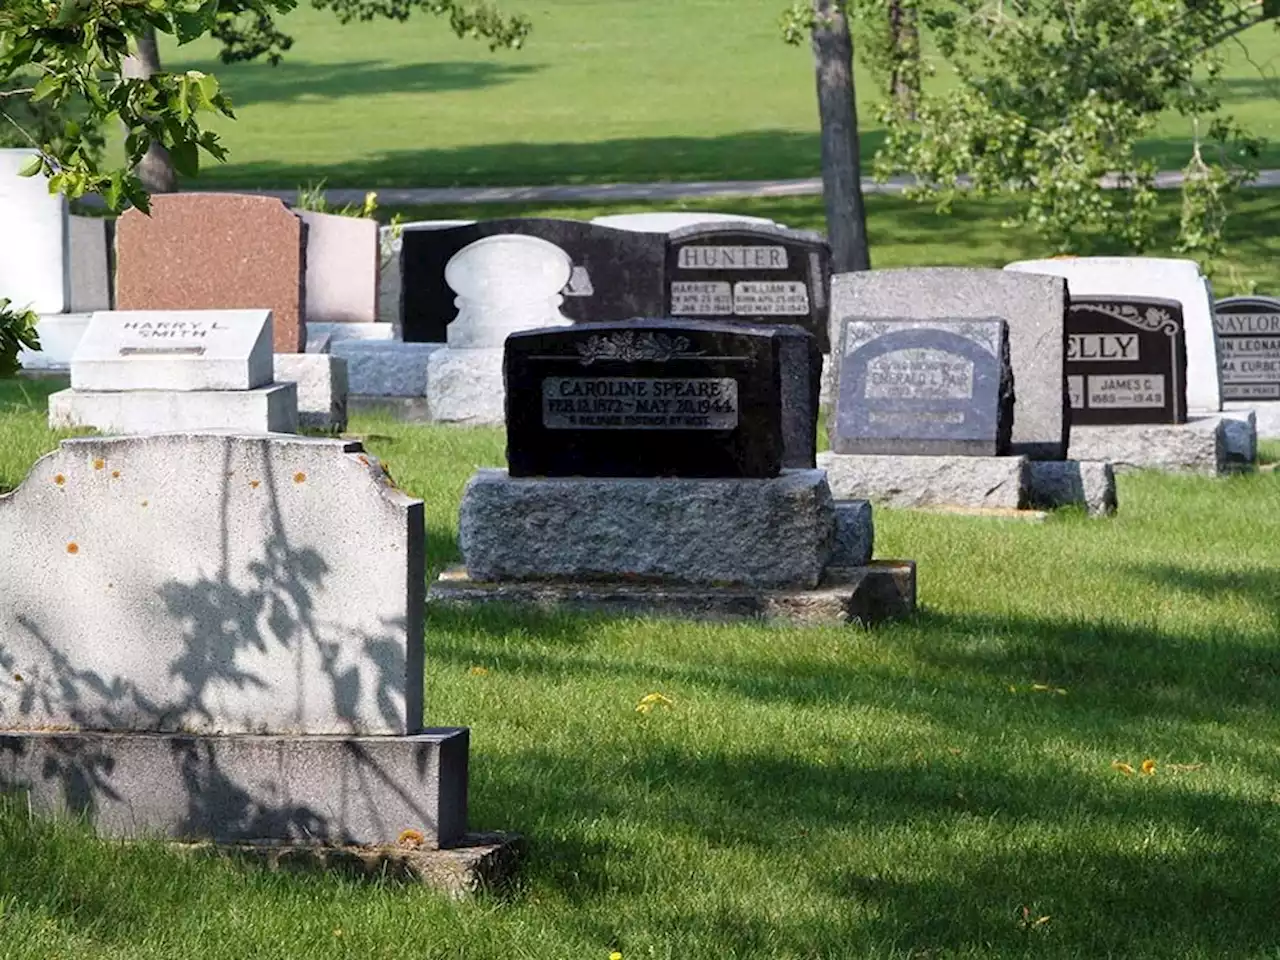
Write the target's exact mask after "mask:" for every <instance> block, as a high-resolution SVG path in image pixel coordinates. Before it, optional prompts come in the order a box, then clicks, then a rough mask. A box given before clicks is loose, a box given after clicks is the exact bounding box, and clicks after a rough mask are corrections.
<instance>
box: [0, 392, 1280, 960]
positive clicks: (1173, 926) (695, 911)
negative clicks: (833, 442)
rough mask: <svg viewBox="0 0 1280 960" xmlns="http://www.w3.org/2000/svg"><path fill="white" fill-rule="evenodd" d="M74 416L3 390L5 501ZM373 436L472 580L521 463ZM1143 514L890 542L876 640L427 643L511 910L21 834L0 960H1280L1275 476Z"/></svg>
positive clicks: (1226, 483)
mask: <svg viewBox="0 0 1280 960" xmlns="http://www.w3.org/2000/svg"><path fill="white" fill-rule="evenodd" d="M59 386H61V383H59V382H49V381H40V382H18V381H0V489H7V488H10V487H12V486H14V485H15V484H17V483H18V482H20V480H21V478H22V477H23V476H24V475H25V473H26V471H27V470H28V468H29V467H30V465H31V462H32V461H33V460H34V458H35V457H36V456H37V454H39V453H40V452H41V451H43V450H48V449H51V448H52V447H53V446H54V445H55V443H56V440H57V437H56V436H55V435H54V434H51V433H49V432H48V431H46V430H45V429H44V427H43V420H44V401H43V398H44V396H46V395H47V394H48V393H49V392H51V391H52V390H53V389H57V388H58V387H59ZM351 433H353V434H357V435H363V436H364V437H365V438H366V442H367V445H368V447H369V449H371V450H372V451H373V452H375V453H377V454H378V455H379V456H380V457H382V458H384V460H385V462H387V463H388V464H389V466H390V470H391V473H392V474H393V476H394V477H395V479H396V480H397V481H398V483H399V484H400V486H402V487H403V488H404V489H406V490H408V491H409V492H411V493H413V494H415V495H418V496H421V497H423V498H424V499H425V500H426V516H427V522H428V526H429V530H430V541H429V551H430V565H431V568H432V570H433V571H435V570H438V569H439V568H440V567H441V566H442V565H444V564H445V563H448V562H452V561H453V560H454V559H455V552H454V548H453V538H454V535H455V532H456V531H455V525H456V517H457V512H456V511H457V505H458V499H459V496H460V493H461V490H462V487H463V484H464V483H465V482H466V479H467V477H468V476H469V475H470V474H471V472H472V470H473V469H474V468H475V467H476V466H481V465H496V464H500V463H501V462H502V450H503V442H502V436H501V433H500V431H498V430H493V429H483V430H462V429H450V428H443V427H424V426H406V425H401V424H397V423H394V422H392V421H390V420H387V419H383V418H380V417H378V416H362V417H358V418H356V419H355V420H354V421H353V423H352V428H351ZM1266 453H1267V456H1268V458H1269V459H1272V460H1274V459H1276V458H1277V457H1280V445H1275V444H1272V445H1269V446H1268V447H1267V450H1266ZM1120 498H1121V513H1120V515H1119V516H1117V517H1116V518H1115V519H1113V520H1090V519H1088V518H1086V517H1084V516H1082V515H1079V514H1077V513H1071V512H1064V513H1060V514H1057V515H1054V516H1052V517H1051V518H1050V519H1049V520H1048V521H1047V522H1045V523H1043V524H1030V523H1023V522H1018V521H994V520H980V519H970V518H956V517H944V516H937V515H931V514H921V513H910V512H902V511H889V510H881V511H878V512H877V514H876V527H877V554H878V555H879V556H881V557H910V558H914V559H915V560H917V561H918V562H919V565H920V599H921V602H922V604H923V610H922V612H921V613H920V614H919V616H918V617H917V618H916V619H915V620H913V621H911V622H904V623H899V624H895V625H890V626H885V627H881V628H877V629H875V630H870V631H868V630H863V629H858V628H852V627H850V628H843V629H838V628H822V629H808V630H795V629H783V628H777V627H768V626H762V625H749V624H747V625H743V624H739V625H696V624H682V623H673V622H646V621H643V620H634V619H611V618H603V617H579V616H567V615H564V616H552V615H531V614H528V615H520V614H516V613H511V612H501V611H489V612H487V613H484V614H474V613H472V614H463V613H457V612H453V613H446V612H440V611H432V612H430V613H429V616H428V621H427V634H426V648H427V664H428V666H427V676H426V682H427V711H428V719H429V720H430V721H431V722H433V723H438V724H466V725H469V726H470V727H471V728H472V756H471V777H472V779H471V798H472V815H471V819H472V826H473V828H476V829H507V830H516V831H519V832H521V833H523V834H525V835H526V836H527V837H528V839H529V852H528V856H527V859H526V861H525V864H524V869H523V873H522V876H521V880H520V882H519V884H518V885H517V886H516V887H515V888H514V889H513V890H510V891H507V892H504V893H498V894H493V895H490V896H485V897H482V898H480V899H479V900H477V901H475V902H471V903H463V904H455V903H450V902H447V901H445V900H444V899H442V898H440V897H438V896H436V895H434V894H431V893H429V892H426V891H424V890H421V889H419V888H415V887H403V886H397V885H395V884H393V883H390V882H387V883H383V884H371V883H359V882H354V881H347V880H342V879H339V878H335V877H328V876H315V875H272V874H268V873H266V872H263V871H260V870H258V869H256V868H253V867H249V866H240V865H235V864H232V863H228V862H216V861H206V860H198V859H189V858H184V857H182V856H180V855H177V854H173V853H170V852H168V851H167V850H166V849H164V848H163V847H161V846H159V845H151V844H143V845H137V846H124V845H121V844H119V843H103V842H99V841H96V840H94V839H92V837H91V836H90V834H89V833H88V832H87V831H85V830H84V829H82V828H81V827H79V826H76V825H56V824H50V823H46V822H28V819H27V814H26V809H25V807H24V806H23V805H22V804H21V803H20V801H12V802H9V803H7V804H5V805H3V807H2V809H0V863H2V864H3V869H0V944H3V949H0V955H3V956H4V957H5V958H21V960H26V958H31V960H35V958H40V960H44V958H48V957H53V956H63V957H71V956H74V957H77V958H104V960H105V958H112V960H115V958H129V960H135V958H136V960H142V958H148V960H150V958H155V960H161V958H164V960H170V958H173V957H200V958H202V960H222V958H226V960H240V958H244V957H254V958H280V960H286V958H288V960H296V958H298V957H307V958H312V960H322V958H346V957H351V958H356V957H359V958H389V960H400V958H404V960H423V958H485V960H489V958H492V960H510V958H530V960H532V958H537V960H548V958H565V960H584V958H585V960H607V958H608V957H609V956H610V953H611V952H613V951H617V952H618V953H620V954H621V955H622V957H623V958H624V960H647V958H664V960H688V958H703V957H707V958H719V957H724V958H729V957H733V958H745V957H750V958H761V960H765V958H769V960H775V958H797V960H798V958H833V960H834V958H847V957H904V958H905V957H930V958H937V957H957V956H964V957H994V956H1001V957H1003V956H1017V957H1022V956H1032V955H1034V956H1037V957H1041V956H1044V957H1098V956H1124V957H1128V958H1132V957H1211V956H1212V957H1226V956H1240V957H1243V956H1275V955H1276V954H1275V950H1276V945H1277V944H1278V943H1280V911H1277V909H1276V890H1277V889H1280V857H1277V850H1278V849H1280V806H1278V805H1280V753H1278V752H1277V749H1276V745H1277V743H1280V713H1277V711H1276V710H1275V705H1276V703H1277V702H1278V701H1280V578H1277V576H1276V563H1277V556H1278V554H1277V547H1276V544H1277V543H1278V542H1280V473H1270V472H1262V473H1259V474H1257V475H1252V476H1245V477H1235V478H1230V479H1224V480H1211V479H1201V478H1191V477H1168V476H1161V475H1136V476H1135V475H1128V476H1124V477H1123V478H1122V479H1121V482H1120ZM67 586H68V589H74V584H68V585H67ZM652 693H660V694H662V695H663V696H664V697H666V698H668V701H664V702H661V703H659V704H658V705H657V706H654V707H653V708H652V709H651V710H649V711H648V712H644V711H640V710H637V705H638V704H640V703H641V702H642V700H643V698H645V697H646V696H648V695H649V694H652ZM1147 761H1151V762H1152V764H1153V766H1152V767H1150V770H1151V772H1149V773H1144V772H1143V771H1144V766H1145V765H1146V764H1147Z"/></svg>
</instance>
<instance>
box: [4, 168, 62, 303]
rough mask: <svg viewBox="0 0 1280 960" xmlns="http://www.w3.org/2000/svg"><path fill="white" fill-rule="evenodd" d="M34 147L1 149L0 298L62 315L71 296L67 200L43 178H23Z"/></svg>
mask: <svg viewBox="0 0 1280 960" xmlns="http://www.w3.org/2000/svg"><path fill="white" fill-rule="evenodd" d="M34 156H36V151H35V150H25V149H24V150H0V224H3V227H4V229H3V230H0V297H4V298H6V299H8V300H11V301H13V305H14V307H16V308H18V309H26V308H30V309H32V310H35V311H36V312H37V313H62V312H63V311H65V310H66V309H67V307H68V304H69V303H70V300H71V289H70V278H69V270H68V268H67V261H68V258H69V239H68V234H69V224H68V220H67V200H66V197H64V196H63V195H62V194H60V193H57V194H50V193H49V181H48V180H46V179H45V178H44V177H42V176H35V177H20V176H18V171H20V170H21V169H22V168H23V167H24V166H26V165H27V162H28V161H29V160H30V159H31V158H32V157H34Z"/></svg>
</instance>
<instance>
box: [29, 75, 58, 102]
mask: <svg viewBox="0 0 1280 960" xmlns="http://www.w3.org/2000/svg"><path fill="white" fill-rule="evenodd" d="M61 87H62V78H61V77H59V76H58V75H56V74H53V73H46V74H45V75H44V76H43V77H41V78H40V80H39V82H37V83H36V85H35V87H34V88H33V89H32V91H31V102H32V103H39V102H40V101H41V100H43V99H44V98H45V97H47V96H49V95H50V94H51V93H54V92H55V91H57V90H58V89H60V88H61Z"/></svg>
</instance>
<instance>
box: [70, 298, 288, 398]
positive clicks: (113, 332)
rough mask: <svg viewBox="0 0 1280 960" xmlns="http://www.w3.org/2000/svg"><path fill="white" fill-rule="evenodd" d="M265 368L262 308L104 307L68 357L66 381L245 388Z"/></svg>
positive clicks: (267, 349) (97, 386)
mask: <svg viewBox="0 0 1280 960" xmlns="http://www.w3.org/2000/svg"><path fill="white" fill-rule="evenodd" d="M273 370H274V364H273V361H272V354H271V311H270V310H118V311H110V310H104V311H100V312H98V313H95V314H94V315H93V317H92V318H91V319H90V321H89V328H88V330H86V331H85V334H84V336H83V337H82V338H81V340H80V343H79V345H78V346H77V347H76V352H75V353H74V354H73V355H72V357H71V387H72V389H74V390H103V391H122V390H184V391H192V390H252V389H254V388H255V387H261V386H263V385H265V384H269V383H270V382H271V380H272V376H273Z"/></svg>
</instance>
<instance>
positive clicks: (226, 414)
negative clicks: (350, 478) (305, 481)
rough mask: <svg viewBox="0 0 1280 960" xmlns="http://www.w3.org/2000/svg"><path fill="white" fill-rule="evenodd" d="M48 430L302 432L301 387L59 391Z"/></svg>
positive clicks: (51, 407) (51, 401)
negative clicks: (80, 428) (87, 428)
mask: <svg viewBox="0 0 1280 960" xmlns="http://www.w3.org/2000/svg"><path fill="white" fill-rule="evenodd" d="M49 426H50V428H54V429H56V428H59V427H93V428H95V429H96V430H99V431H100V432H102V433H128V434H148V433H185V432H196V431H201V430H228V431H233V432H236V433H297V432H298V388H297V385H296V384H293V383H273V384H271V385H269V386H266V387H259V388H257V389H256V390H192V391H182V390H131V391H122V392H119V393H115V392H107V391H95V392H88V391H83V390H71V389H67V390H60V391H58V392H57V393H55V394H53V395H52V396H50V397H49Z"/></svg>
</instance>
